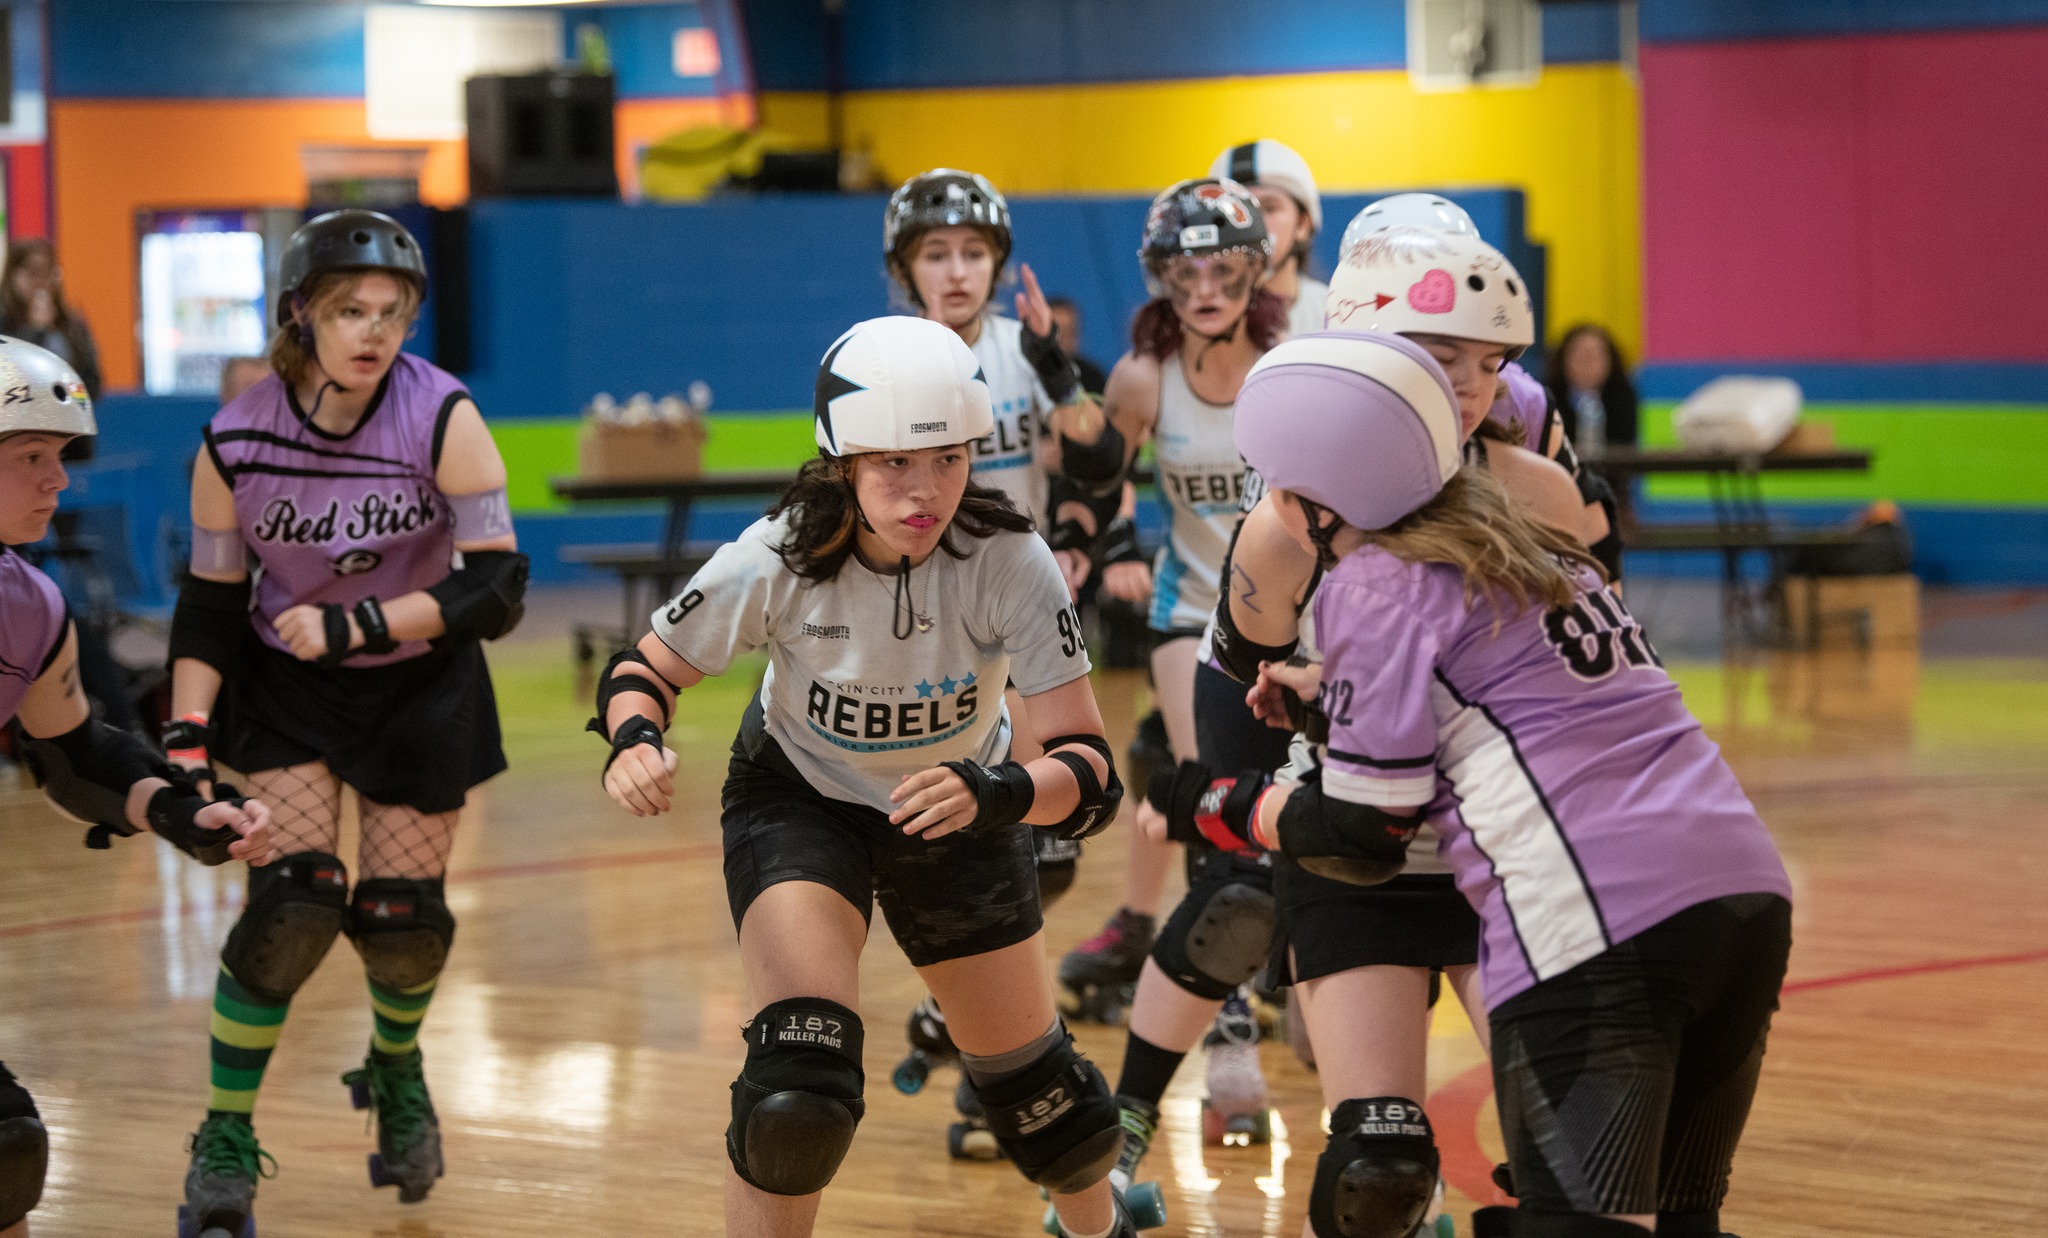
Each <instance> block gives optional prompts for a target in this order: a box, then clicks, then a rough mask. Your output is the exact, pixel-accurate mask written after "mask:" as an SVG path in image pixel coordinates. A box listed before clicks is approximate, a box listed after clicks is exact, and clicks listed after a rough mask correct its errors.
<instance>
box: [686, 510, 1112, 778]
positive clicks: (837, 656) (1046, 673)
mask: <svg viewBox="0 0 2048 1238" xmlns="http://www.w3.org/2000/svg"><path fill="white" fill-rule="evenodd" d="M788 536H789V525H788V517H787V516H783V517H778V518H775V519H772V520H771V519H767V518H763V519H761V520H757V521H755V522H754V523H753V524H752V525H750V526H749V527H748V528H747V530H746V532H744V533H742V534H740V536H739V539H738V540H737V541H734V542H731V543H728V544H727V545H725V546H722V547H720V548H719V550H718V553H717V554H715V555H713V556H712V557H711V561H710V562H709V563H706V564H705V565H704V566H703V568H702V569H701V570H699V571H698V573H697V574H696V575H695V576H693V577H691V578H690V583H689V584H688V585H686V586H685V587H684V588H683V591H682V592H681V593H680V594H678V595H677V596H676V598H675V599H674V600H673V601H671V602H670V603H669V604H668V605H667V606H665V607H663V608H662V609H661V610H658V611H656V612H655V614H654V633H655V635H656V636H658V637H660V638H661V641H662V643H663V644H665V645H667V646H668V647H669V648H670V649H672V650H674V651H675V653H676V654H677V656H679V657H681V658H682V659H683V660H684V661H686V662H688V663H689V664H690V665H691V666H694V667H696V668H697V669H698V670H700V671H703V672H704V673H705V674H707V675H718V674H723V673H724V672H725V669H726V668H727V667H728V666H729V665H731V663H732V659H733V658H734V657H735V656H736V655H738V654H741V653H744V652H747V651H748V650H752V649H759V648H762V647H763V646H766V647H767V649H768V675H767V678H766V680H764V681H763V683H762V685H761V705H762V711H763V715H764V718H765V721H766V725H767V729H768V734H770V735H772V736H774V737H775V740H776V742H777V743H779V744H781V745H782V750H783V752H784V753H786V754H787V755H788V756H789V759H790V761H791V762H792V763H793V764H794V765H795V766H796V768H797V770H798V772H800V773H801V774H802V775H803V776H804V779H805V781H807V782H809V783H810V785H811V786H812V787H813V788H814V789H816V790H817V791H818V792H819V793H820V794H823V795H826V796H829V797H830V798H832V799H837V800H846V801H849V802H852V803H856V804H865V805H867V806H868V807H870V808H875V809H879V810H881V811H884V812H886V811H888V810H889V808H890V804H889V793H890V792H891V791H893V790H895V789H896V785H897V784H898V783H899V782H901V781H902V780H903V777H904V775H906V774H913V773H916V772H918V771H919V770H926V769H930V768H932V767H933V766H935V765H938V764H939V763H940V762H942V761H958V760H971V761H979V762H981V763H983V764H994V763H997V762H1000V761H1002V760H1004V759H1006V758H1007V757H1008V756H1009V751H1010V719H1009V714H1008V711H1007V710H1006V709H1005V708H1004V706H1003V684H1004V682H1005V681H1006V680H1010V681H1014V682H1015V683H1016V685H1017V690H1018V691H1019V692H1021V693H1023V694H1024V695H1025V696H1036V695H1037V694H1039V693H1041V692H1048V691H1050V690H1052V689H1054V688H1057V687H1059V686H1060V685H1061V684H1064V683H1069V682H1071V681H1073V680H1075V679H1078V678H1080V677H1081V676H1083V675H1086V674H1087V673H1088V650H1087V648H1086V647H1085V646H1084V645H1083V644H1082V641H1081V621H1080V617H1079V616H1078V615H1077V614H1076V613H1075V609H1074V607H1073V606H1072V605H1071V604H1070V603H1069V602H1068V600H1067V586H1066V583H1065V582H1064V580H1062V578H1061V576H1060V571H1059V565H1058V564H1057V563H1055V562H1054V561H1053V557H1052V551H1051V550H1050V549H1048V548H1047V546H1046V544H1045V542H1044V540H1043V539H1041V538H1039V537H1038V536H1037V535H1035V534H1030V533H1011V532H1000V533H997V534H995V535H994V536H993V537H988V538H976V537H969V536H967V535H965V534H962V533H959V532H957V531H956V532H954V533H953V534H951V535H950V536H951V539H952V541H953V543H954V545H956V546H957V547H959V548H960V549H961V550H964V551H965V552H966V553H967V557H966V558H965V559H955V558H954V557H953V556H951V555H949V554H947V553H946V552H945V551H944V550H943V549H942V550H940V551H938V552H937V553H935V554H933V555H932V557H931V558H930V559H927V560H926V561H925V562H924V563H922V564H920V565H918V566H917V567H916V568H915V569H913V570H912V571H911V573H910V603H911V606H912V607H913V608H914V609H915V610H916V611H917V612H919V613H921V614H925V615H929V616H930V617H932V618H933V619H934V620H935V621H936V622H935V623H934V625H933V627H932V629H931V630H930V631H929V632H918V631H915V630H913V631H912V632H911V634H910V635H909V637H908V638H906V639H903V640H898V639H896V637H895V635H894V632H895V631H896V630H900V628H896V627H892V621H895V619H896V614H897V610H896V577H895V576H893V575H891V576H881V575H877V574H876V573H874V572H872V571H870V570H869V569H868V568H867V567H866V566H864V565H863V564H862V563H861V561H860V559H859V558H858V557H857V556H854V557H849V558H848V559H847V561H846V565H845V566H844V567H843V568H841V569H840V571H839V575H837V576H836V577H834V578H833V579H831V580H826V581H808V580H805V579H803V578H802V577H800V576H797V575H796V574H795V573H793V572H791V571H790V570H789V568H788V567H787V566H785V565H784V564H783V562H782V559H781V557H780V556H779V555H777V554H776V552H775V547H776V546H778V545H780V544H782V542H784V541H785V540H786V539H787V538H788ZM898 622H900V621H898Z"/></svg>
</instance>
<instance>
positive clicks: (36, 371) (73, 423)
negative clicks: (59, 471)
mask: <svg viewBox="0 0 2048 1238" xmlns="http://www.w3.org/2000/svg"><path fill="white" fill-rule="evenodd" d="M32 432H33V433H39V434H63V435H67V436H71V437H76V436H78V435H81V434H97V433H99V423H98V422H96V421H94V420H93V416H92V397H91V396H89V395H87V394H86V393H85V384H84V383H83V382H80V381H79V378H78V374H77V372H76V371H74V370H73V369H72V368H71V366H70V365H69V364H68V363H66V362H65V360H64V359H63V358H62V357H59V356H58V355H57V354H56V353H53V352H51V351H50V350H49V349H47V348H38V347H36V346H35V345H34V344H31V343H29V342H28V341H27V340H18V339H15V338H14V337H13V336H8V335H0V437H4V436H6V435H9V434H27V433H32Z"/></svg>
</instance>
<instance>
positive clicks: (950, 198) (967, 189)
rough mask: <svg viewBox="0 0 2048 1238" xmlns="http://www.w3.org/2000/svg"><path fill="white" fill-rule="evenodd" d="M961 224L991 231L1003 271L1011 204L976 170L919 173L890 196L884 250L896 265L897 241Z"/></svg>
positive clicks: (904, 242)
mask: <svg viewBox="0 0 2048 1238" xmlns="http://www.w3.org/2000/svg"><path fill="white" fill-rule="evenodd" d="M961 225H965V226H967V227H970V228H985V229H987V230H988V231H989V232H990V233H991V234H992V235H993V237H994V240H995V246H996V270H998V271H1000V270H1002V269H1003V264H1004V263H1005V262H1008V261H1009V260H1010V204H1009V203H1008V202H1006V201H1004V200H1003V195H1002V194H1000V193H998V192H997V191H996V187H995V186H994V185H991V184H989V183H988V178H987V177H985V176H982V175H981V174H980V173H978V172H961V171H959V170H957V169H954V168H933V169H932V170H931V171H929V172H920V173H918V174H917V175H916V176H913V177H911V178H910V179H909V180H907V181H904V182H903V184H902V186H901V187H900V188H898V189H897V190H896V192H895V193H892V194H890V195H889V209H888V210H887V211H886V212H884V213H883V215H882V253H883V254H884V255H885V256H886V257H887V258H888V259H889V261H890V263H891V265H892V266H894V265H896V264H897V263H898V262H900V258H899V256H898V254H897V247H898V246H901V245H907V244H909V243H910V242H911V241H913V240H916V239H917V237H918V236H919V234H921V233H924V232H929V231H930V230H931V229H933V228H952V227H959V226H961Z"/></svg>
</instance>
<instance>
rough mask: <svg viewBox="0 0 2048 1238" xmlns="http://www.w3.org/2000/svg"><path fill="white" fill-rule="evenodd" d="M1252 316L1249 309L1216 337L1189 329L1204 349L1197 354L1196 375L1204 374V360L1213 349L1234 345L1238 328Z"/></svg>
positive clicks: (1197, 351)
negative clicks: (1224, 345) (1222, 345)
mask: <svg viewBox="0 0 2048 1238" xmlns="http://www.w3.org/2000/svg"><path fill="white" fill-rule="evenodd" d="M1253 295H1254V296H1256V295H1258V294H1257V293H1253ZM1250 315H1251V309H1250V308H1249V307H1247V308H1246V309H1245V312H1244V313H1242V314H1239V315H1238V316H1237V317H1236V318H1235V319H1233V320H1232V321H1231V323H1230V326H1229V327H1228V328H1227V329H1225V330H1224V331H1222V332H1219V333H1218V334H1216V335H1210V334H1209V333H1208V332H1206V331H1197V330H1195V329H1194V328H1193V327H1189V328H1187V331H1188V334H1190V335H1193V336H1198V337H1200V339H1201V340H1202V347H1201V348H1200V349H1198V350H1196V352H1195V373H1197V374H1199V373H1201V372H1202V359H1203V358H1205V357H1207V356H1208V355H1209V350H1210V349H1211V348H1214V347H1215V346H1216V345H1218V344H1229V343H1232V342H1234V341H1235V340H1236V339H1237V332H1238V328H1240V327H1242V326H1244V320H1245V319H1246V318H1247V317H1249V316H1250Z"/></svg>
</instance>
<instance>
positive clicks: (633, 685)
mask: <svg viewBox="0 0 2048 1238" xmlns="http://www.w3.org/2000/svg"><path fill="white" fill-rule="evenodd" d="M628 663H632V664H634V665H638V666H644V667H646V668H647V670H648V674H651V675H653V676H654V679H659V680H660V681H661V682H662V683H664V684H667V685H668V690H669V694H670V696H679V695H681V694H682V691H683V690H682V689H681V688H679V687H677V686H676V685H674V684H672V683H669V682H668V676H666V675H664V674H662V673H661V672H660V671H657V670H655V669H654V663H652V662H649V661H648V660H647V659H646V658H645V657H644V656H642V655H641V653H640V651H639V650H638V649H636V648H634V647H633V646H631V645H628V646H626V647H625V648H624V649H621V650H619V651H618V652H617V653H615V654H613V655H612V660H611V661H609V662H607V663H605V664H604V671H603V672H602V673H600V674H599V675H598V677H597V716H596V717H595V718H592V719H591V720H590V721H588V722H586V723H584V724H583V729H584V730H586V731H595V732H597V733H598V734H599V735H602V736H604V737H605V738H606V739H610V738H611V737H612V732H611V724H610V723H608V722H607V721H606V719H607V718H609V717H611V712H612V698H613V697H616V696H618V695H619V694H620V693H622V692H637V693H639V694H641V695H642V696H645V697H647V698H648V699H650V700H652V701H653V702H654V706H655V708H656V709H659V710H660V711H661V727H662V729H663V730H667V729H668V724H669V723H670V722H673V721H674V720H675V714H674V713H673V711H671V710H670V709H669V705H668V702H669V697H667V696H663V695H662V694H661V689H660V688H657V687H655V686H654V679H649V678H648V677H647V676H646V675H642V674H641V673H640V672H638V671H633V670H625V671H622V670H620V669H619V668H620V667H622V666H625V665H627V664H628Z"/></svg>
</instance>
